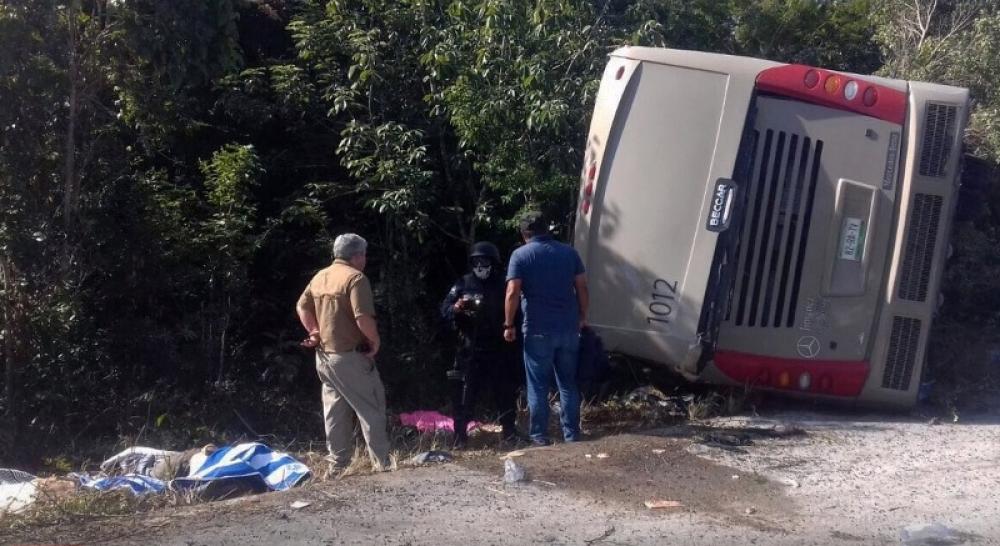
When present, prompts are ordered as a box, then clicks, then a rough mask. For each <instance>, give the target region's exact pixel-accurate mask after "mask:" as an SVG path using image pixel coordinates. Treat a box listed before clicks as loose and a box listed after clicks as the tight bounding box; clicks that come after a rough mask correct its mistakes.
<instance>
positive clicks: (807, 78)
mask: <svg viewBox="0 0 1000 546" xmlns="http://www.w3.org/2000/svg"><path fill="white" fill-rule="evenodd" d="M968 100H969V94H968V90H966V89H961V88H956V87H949V86H944V85H935V84H930V83H922V82H912V81H902V80H892V79H885V78H878V77H873V76H859V75H854V74H847V73H840V72H835V71H831V70H825V69H821V68H814V67H808V66H802V65H790V64H782V63H777V62H772V61H766V60H761V59H753V58H746V57H735V56H729V55H720V54H711V53H701V52H693V51H679V50H670V49H654V48H641V47H626V48H622V49H619V50H617V51H615V52H614V53H613V54H612V55H611V57H610V61H609V63H608V65H607V68H606V69H605V71H604V75H603V79H602V81H601V86H600V91H599V93H598V96H597V100H596V105H595V108H594V115H593V119H592V121H591V126H590V132H589V135H588V140H587V144H586V152H585V159H584V165H583V169H582V174H581V183H580V189H579V210H578V211H577V219H576V224H575V228H574V246H575V247H576V249H577V250H578V251H579V252H580V255H581V257H582V258H583V260H584V263H585V265H586V267H587V271H588V276H589V283H590V290H591V306H590V315H589V322H590V324H591V325H592V326H593V327H594V328H595V329H596V330H597V331H598V332H599V333H600V334H601V335H602V337H603V339H604V342H605V345H606V347H607V348H608V349H609V350H611V351H616V352H620V353H624V354H626V355H629V356H632V357H636V358H640V359H644V360H648V361H652V362H655V363H660V364H662V365H666V366H669V367H671V368H672V369H674V370H675V371H677V372H679V373H681V374H682V375H684V376H686V377H688V378H689V379H692V380H697V381H705V382H712V383H721V384H730V385H749V386H753V387H755V388H764V389H770V390H778V391H783V392H794V393H799V394H803V395H807V396H816V397H825V398H831V399H839V400H845V401H851V402H865V403H874V404H878V405H883V406H897V407H907V406H911V405H913V404H914V403H915V401H916V399H917V393H918V389H919V386H920V383H921V376H922V373H923V370H924V365H925V359H926V355H927V346H928V335H929V332H930V326H931V320H932V316H933V314H934V313H935V310H936V307H937V305H938V303H939V295H938V286H939V284H940V282H941V275H942V269H943V265H944V262H945V260H946V258H947V253H948V247H949V245H948V236H949V229H950V224H951V219H952V216H953V214H954V208H955V202H956V199H957V194H958V184H959V173H960V170H961V140H962V134H963V131H964V127H965V123H966V118H967V115H968Z"/></svg>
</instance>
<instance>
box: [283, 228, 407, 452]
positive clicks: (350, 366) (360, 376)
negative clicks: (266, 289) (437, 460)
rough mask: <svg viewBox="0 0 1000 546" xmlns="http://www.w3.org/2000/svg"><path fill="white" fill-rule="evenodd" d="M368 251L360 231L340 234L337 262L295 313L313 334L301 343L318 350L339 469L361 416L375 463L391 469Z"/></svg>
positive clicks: (328, 437) (311, 284)
mask: <svg viewBox="0 0 1000 546" xmlns="http://www.w3.org/2000/svg"><path fill="white" fill-rule="evenodd" d="M367 249H368V243H367V242H366V241H365V240H364V239H363V238H362V237H361V236H359V235H355V234H353V233H346V234H344V235H341V236H339V237H337V239H336V240H335V241H334V243H333V256H334V258H335V259H334V261H333V264H332V265H331V266H330V267H327V268H326V269H323V270H321V271H320V272H319V273H316V275H315V276H314V277H313V278H312V280H311V281H310V282H309V285H308V286H306V289H305V291H303V292H302V296H301V297H299V301H298V304H297V305H296V311H297V312H298V315H299V320H300V321H301V322H302V326H303V327H305V329H306V331H307V332H309V337H308V338H306V339H305V341H303V342H302V345H304V346H306V347H315V348H316V371H317V372H318V373H319V378H320V380H321V381H322V382H323V391H322V394H323V417H324V419H325V421H326V442H327V447H328V448H329V450H330V456H329V459H330V461H331V462H332V463H333V465H334V467H338V468H344V467H346V466H347V465H348V464H349V463H350V461H351V456H352V455H353V453H354V420H355V416H356V417H357V420H358V421H359V422H360V424H361V433H362V434H363V435H364V437H365V442H366V443H367V444H368V454H369V456H370V457H371V459H372V465H373V466H374V467H375V469H376V470H386V469H388V468H389V465H390V460H389V435H388V433H387V431H386V417H385V388H384V387H383V386H382V380H381V378H380V377H379V374H378V371H377V370H376V369H375V355H376V354H377V353H378V350H379V346H380V344H381V339H380V338H379V335H378V326H377V325H376V323H375V306H374V298H373V296H372V288H371V283H370V282H369V281H368V277H366V276H365V275H364V273H363V271H364V270H365V264H366V263H367V259H368V258H367Z"/></svg>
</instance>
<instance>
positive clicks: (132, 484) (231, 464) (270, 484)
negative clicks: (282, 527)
mask: <svg viewBox="0 0 1000 546" xmlns="http://www.w3.org/2000/svg"><path fill="white" fill-rule="evenodd" d="M308 476H309V468H308V467H307V466H306V465H304V464H302V463H301V462H299V461H298V460H296V459H295V458H294V457H292V456H291V455H289V454H287V453H282V452H280V451H274V450H273V449H271V448H270V447H268V446H267V445H265V444H261V443H256V442H253V443H246V444H237V445H233V446H223V447H221V448H219V449H218V450H217V451H216V452H215V453H212V454H211V455H210V456H209V457H208V458H207V459H205V462H204V463H203V464H202V465H201V467H199V468H192V469H191V473H190V474H189V475H187V476H184V477H180V478H176V479H174V480H172V481H170V482H169V483H165V482H162V481H160V480H157V479H156V478H152V477H149V476H142V475H138V474H126V475H124V476H111V477H104V476H98V477H91V476H86V475H77V478H78V479H79V480H80V484H81V485H82V486H83V487H86V488H89V489H97V490H99V491H107V490H111V489H121V488H127V489H129V490H130V491H132V492H133V493H135V494H136V495H142V494H146V493H161V492H163V491H164V490H165V489H166V488H170V489H172V490H175V491H180V490H192V489H202V490H203V489H204V488H205V487H208V486H214V487H218V486H224V487H226V488H229V489H230V490H233V491H236V490H242V491H268V490H270V491H284V490H286V489H289V488H291V487H293V486H295V485H296V484H298V483H299V482H300V481H302V480H303V479H305V478H306V477H308Z"/></svg>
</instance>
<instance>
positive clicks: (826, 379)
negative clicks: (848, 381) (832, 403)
mask: <svg viewBox="0 0 1000 546" xmlns="http://www.w3.org/2000/svg"><path fill="white" fill-rule="evenodd" d="M831 387H833V379H830V376H829V375H823V376H822V377H820V378H819V390H821V391H824V392H826V391H828V390H830V388H831Z"/></svg>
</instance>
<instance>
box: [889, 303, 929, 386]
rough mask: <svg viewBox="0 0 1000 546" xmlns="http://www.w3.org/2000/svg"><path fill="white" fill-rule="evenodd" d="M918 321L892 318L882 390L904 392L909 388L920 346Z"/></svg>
mask: <svg viewBox="0 0 1000 546" xmlns="http://www.w3.org/2000/svg"><path fill="white" fill-rule="evenodd" d="M919 344H920V320H919V319H915V318H907V317H893V318H892V334H891V335H890V336H889V354H888V355H887V358H886V361H885V373H884V374H882V388H883V389H895V390H900V391H905V390H908V389H909V388H910V379H911V378H912V377H913V365H914V364H915V363H916V360H917V348H918V347H919V346H920V345H919Z"/></svg>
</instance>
